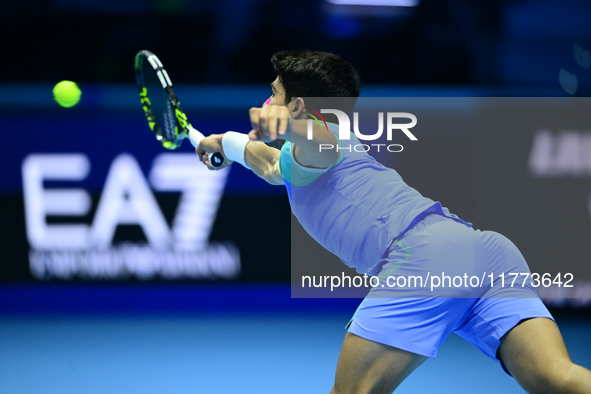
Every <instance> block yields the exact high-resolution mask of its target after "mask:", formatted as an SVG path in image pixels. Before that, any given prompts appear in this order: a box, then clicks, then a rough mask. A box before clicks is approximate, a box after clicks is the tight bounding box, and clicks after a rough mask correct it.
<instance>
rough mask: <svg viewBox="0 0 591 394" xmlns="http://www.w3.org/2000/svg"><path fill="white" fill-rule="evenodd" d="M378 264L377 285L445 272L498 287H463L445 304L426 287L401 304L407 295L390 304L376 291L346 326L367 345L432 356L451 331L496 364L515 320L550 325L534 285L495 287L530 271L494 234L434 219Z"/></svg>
mask: <svg viewBox="0 0 591 394" xmlns="http://www.w3.org/2000/svg"><path fill="white" fill-rule="evenodd" d="M381 263H382V268H381V271H380V274H379V275H378V276H379V277H381V278H382V279H383V274H384V273H387V274H389V275H392V273H395V275H402V276H407V277H408V276H409V275H420V274H422V275H423V276H424V275H425V273H426V272H427V271H428V272H429V273H431V274H432V275H433V274H437V275H441V273H442V272H445V275H450V276H453V275H456V274H457V275H460V276H462V275H463V274H462V273H464V274H467V276H468V277H471V276H478V277H481V274H484V273H485V272H486V275H489V274H490V273H493V274H494V277H495V286H493V287H491V285H490V283H489V281H490V279H488V277H487V281H486V282H485V283H486V285H485V286H480V287H470V286H468V287H465V286H462V287H459V288H456V289H454V290H455V292H454V293H450V294H453V296H450V297H446V296H445V293H438V294H437V296H433V297H429V290H428V288H427V289H423V290H421V291H422V292H421V293H416V292H415V293H412V294H414V295H413V296H411V297H399V295H400V294H402V295H403V296H404V293H397V295H396V296H395V297H387V295H388V293H387V292H385V291H384V289H381V288H375V289H373V290H372V292H370V294H369V295H368V297H366V298H365V299H364V300H363V302H362V303H361V305H360V306H359V308H358V309H357V311H356V312H355V315H354V316H353V318H352V319H351V322H350V324H349V326H348V331H349V332H350V333H352V334H355V335H357V336H360V337H362V338H365V339H368V340H370V341H374V342H378V343H382V344H385V345H389V346H393V347H396V348H399V349H402V350H406V351H409V352H412V353H416V354H420V355H423V356H427V357H435V356H436V355H437V349H438V348H439V346H440V345H441V344H442V343H443V342H444V341H445V339H446V338H447V337H448V336H449V334H450V333H452V332H455V333H456V334H458V335H459V336H461V337H462V338H464V339H466V340H467V341H468V342H470V343H471V344H473V345H474V346H476V347H477V348H478V349H480V350H481V351H482V352H484V354H486V355H487V356H489V357H490V358H492V359H493V360H496V361H499V360H498V358H497V350H498V348H499V345H500V344H501V342H500V340H501V338H502V337H503V336H504V335H505V334H506V333H507V332H508V331H509V330H511V329H512V328H513V327H515V326H516V325H517V324H518V323H519V322H520V321H522V320H525V319H530V318H535V317H545V318H549V319H552V320H553V318H552V315H551V314H550V312H549V311H548V309H547V308H546V307H545V305H544V304H543V303H542V301H541V300H540V299H539V298H538V296H537V292H536V289H535V288H534V287H533V286H532V285H531V282H526V283H525V284H524V286H521V283H522V282H519V285H516V286H514V287H509V286H508V283H505V286H504V287H502V286H498V278H497V275H498V274H500V273H505V275H507V274H509V273H511V272H517V273H528V272H529V268H528V266H527V263H526V262H525V259H524V258H523V256H522V255H521V253H520V252H519V250H518V249H517V247H516V246H515V245H514V244H513V243H512V242H511V241H509V240H508V239H507V238H506V237H504V236H503V235H501V234H499V233H496V232H493V231H480V230H474V229H473V228H470V227H467V226H465V225H463V224H461V223H458V222H456V221H454V220H452V219H449V218H446V217H444V216H441V215H437V214H431V215H429V216H426V217H425V218H423V219H422V220H421V221H419V222H418V223H417V224H416V225H415V226H413V227H412V228H411V229H410V230H409V231H407V232H406V233H405V234H404V235H403V236H402V237H401V238H399V239H398V240H396V242H394V243H393V244H392V246H391V247H390V249H389V250H388V252H387V253H386V258H385V259H384V260H383V261H382V262H381ZM472 274H473V275H472ZM458 291H460V293H458ZM391 294H393V293H391ZM409 294H411V293H409ZM417 294H419V295H421V297H416V295H417Z"/></svg>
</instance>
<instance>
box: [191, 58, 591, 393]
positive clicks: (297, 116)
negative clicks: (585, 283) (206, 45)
mask: <svg viewBox="0 0 591 394" xmlns="http://www.w3.org/2000/svg"><path fill="white" fill-rule="evenodd" d="M271 62H272V64H273V67H274V69H275V72H276V73H277V78H276V79H275V80H274V81H273V83H272V84H271V88H272V97H271V98H270V99H269V100H268V101H267V103H265V105H263V107H261V108H251V109H250V121H251V124H252V131H251V132H250V133H249V134H241V133H235V132H227V133H225V134H219V135H211V136H209V137H206V138H205V139H203V140H202V141H201V144H200V145H199V147H198V148H197V149H196V152H197V154H198V155H199V157H200V160H201V161H202V162H204V163H205V164H206V165H208V167H209V168H210V169H213V168H212V167H211V164H210V163H209V161H208V159H207V153H209V152H221V153H222V154H223V155H224V156H225V157H226V158H227V159H228V160H227V161H226V163H227V165H230V164H231V163H232V162H233V161H236V162H239V163H240V164H242V165H243V166H245V167H247V168H249V169H251V170H252V171H253V172H254V173H255V174H257V175H258V176H259V177H261V178H263V179H264V180H266V181H267V182H269V183H271V184H274V185H285V186H286V189H287V193H288V195H289V198H290V205H291V208H292V212H293V213H294V215H295V216H296V217H297V218H298V220H299V222H300V223H301V224H302V226H303V227H304V228H305V229H306V231H307V232H308V233H309V234H310V235H311V236H312V237H313V238H314V239H315V240H316V241H318V242H319V243H320V244H321V245H323V246H324V247H325V248H326V249H328V250H329V251H331V252H332V253H334V254H336V255H337V256H339V257H340V258H341V260H343V262H345V263H346V264H347V265H349V266H351V267H355V268H356V269H357V271H358V272H360V273H366V274H368V275H377V276H378V277H383V276H384V275H389V274H391V273H392V272H396V274H397V275H399V274H400V275H412V274H416V273H417V272H426V271H427V270H429V269H431V272H437V271H439V272H441V271H442V270H444V271H445V270H446V269H448V270H456V271H457V270H458V269H460V270H464V272H475V271H480V272H484V271H488V272H495V273H497V272H504V273H505V274H509V273H511V272H517V273H524V272H529V268H528V266H527V264H526V262H525V260H524V259H523V256H522V255H521V253H520V252H519V250H518V249H517V248H516V247H515V245H514V244H513V243H512V242H511V241H509V240H508V239H507V238H506V237H504V236H502V235H501V234H498V233H495V232H491V231H480V230H476V229H474V228H472V227H471V224H469V223H466V222H464V221H463V220H461V219H460V218H458V217H457V216H456V215H453V214H451V213H450V212H449V210H447V209H446V208H444V207H442V206H441V204H440V203H439V202H434V201H432V200H430V199H428V198H426V197H423V196H422V195H421V194H420V193H419V192H417V191H416V190H414V189H412V188H411V187H409V186H407V185H406V184H405V183H404V182H403V180H402V178H401V177H400V175H398V173H397V172H396V171H394V170H393V169H388V168H386V167H384V166H382V165H381V164H380V163H378V162H376V161H375V160H374V159H373V158H372V157H371V156H370V155H368V154H367V153H365V152H355V151H354V150H352V149H347V146H348V145H349V144H359V141H358V140H357V139H356V137H355V135H354V134H352V135H351V139H350V140H347V141H341V140H339V134H338V127H337V126H336V125H331V124H328V127H321V126H320V125H318V124H316V123H314V125H313V138H312V139H308V138H307V127H308V126H307V124H308V122H307V115H306V113H305V107H312V108H314V104H316V103H311V102H310V101H314V99H313V98H315V97H341V98H349V99H344V100H340V103H341V104H340V108H336V109H339V110H342V111H343V112H345V113H349V112H350V111H351V110H352V109H353V106H354V104H355V100H356V98H357V97H358V96H359V89H360V84H359V78H358V75H357V73H356V71H355V69H354V68H353V67H352V66H351V65H350V64H349V63H347V62H346V61H344V60H343V59H341V58H340V57H338V56H336V55H334V54H330V53H323V52H312V51H291V52H278V53H276V54H274V55H273V57H272V59H271ZM291 98H296V99H294V100H292V99H291ZM304 98H307V99H306V100H308V102H305V100H304ZM310 98H312V99H310ZM278 140H285V143H284V144H283V145H282V146H281V149H280V150H279V149H275V148H273V147H270V146H268V145H267V144H265V142H269V141H273V142H275V143H277V141H278ZM320 145H322V146H325V147H326V146H333V147H336V146H340V147H341V148H344V149H339V150H338V151H337V149H322V151H320V149H319V147H320ZM435 267H437V269H432V268H435ZM376 291H377V290H376ZM464 291H466V292H465V293H462V294H455V295H454V296H453V297H446V296H437V297H435V296H433V297H429V296H427V295H425V296H423V297H387V294H386V295H380V294H372V293H375V292H374V290H372V292H370V295H369V296H368V297H367V298H365V299H364V300H363V302H362V303H361V305H360V306H359V308H358V310H357V311H356V313H355V315H354V316H353V318H352V320H351V323H350V324H349V326H348V332H347V334H346V336H345V339H344V342H343V345H342V348H341V353H340V356H339V361H338V365H337V370H336V376H335V383H334V386H333V388H332V391H331V393H334V394H342V393H391V392H393V391H394V390H395V389H396V387H398V385H400V383H401V382H402V381H403V380H404V379H405V378H406V377H407V376H408V375H409V374H410V373H411V372H413V371H414V370H415V369H416V368H417V367H419V366H420V365H421V364H422V363H423V362H425V360H426V359H427V358H429V357H435V355H436V353H437V349H438V347H439V346H440V345H441V344H442V343H443V342H444V341H445V339H446V338H447V337H448V335H449V334H450V333H452V332H455V333H456V334H458V335H460V336H461V337H463V338H465V339H466V340H468V341H469V342H470V343H472V344H473V345H475V346H476V347H477V348H478V349H480V350H481V351H482V352H483V353H484V354H486V355H487V356H488V357H490V358H492V359H493V360H496V361H497V362H499V363H500V364H501V366H502V367H503V368H504V369H505V371H507V372H508V373H510V374H511V375H512V376H513V377H514V378H515V379H516V380H517V382H518V383H519V384H520V385H521V386H522V387H523V388H524V389H525V390H526V391H527V392H529V393H591V371H589V370H587V369H585V368H583V367H581V366H578V365H575V364H574V363H573V362H572V361H571V360H570V357H569V354H568V352H567V350H566V347H565V345H564V341H563V339H562V336H561V334H560V332H559V330H558V328H557V326H556V324H555V322H554V320H553V318H552V316H551V315H550V313H549V312H548V310H547V309H546V307H545V306H544V305H543V303H542V302H541V300H540V299H539V298H538V297H537V293H536V290H535V288H534V287H533V285H532V284H531V282H528V283H527V285H526V286H523V287H520V286H518V287H511V288H507V287H500V286H496V288H494V287H493V288H490V289H488V290H486V292H484V293H474V292H473V291H474V290H472V289H469V288H468V289H467V290H464ZM478 291H480V290H478ZM471 292H472V293H471Z"/></svg>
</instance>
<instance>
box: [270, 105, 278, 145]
mask: <svg viewBox="0 0 591 394" xmlns="http://www.w3.org/2000/svg"><path fill="white" fill-rule="evenodd" d="M278 115H279V107H274V108H272V109H271V111H270V112H269V139H270V140H271V141H274V140H276V139H277V121H278V117H277V116H278Z"/></svg>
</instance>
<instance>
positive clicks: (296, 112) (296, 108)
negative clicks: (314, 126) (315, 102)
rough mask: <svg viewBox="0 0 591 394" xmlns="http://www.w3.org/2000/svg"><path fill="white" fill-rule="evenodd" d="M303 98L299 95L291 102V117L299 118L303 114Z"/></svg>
mask: <svg viewBox="0 0 591 394" xmlns="http://www.w3.org/2000/svg"><path fill="white" fill-rule="evenodd" d="M304 107H305V103H304V99H303V98H301V97H298V98H296V99H295V100H293V101H292V102H291V117H292V118H293V119H299V118H301V117H302V116H303V115H304V112H305V109H304Z"/></svg>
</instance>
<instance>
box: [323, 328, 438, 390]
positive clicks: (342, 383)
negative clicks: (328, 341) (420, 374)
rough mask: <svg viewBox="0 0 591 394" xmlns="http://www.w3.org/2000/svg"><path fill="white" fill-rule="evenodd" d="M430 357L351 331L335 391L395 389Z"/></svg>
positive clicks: (341, 357)
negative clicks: (374, 340) (363, 336)
mask: <svg viewBox="0 0 591 394" xmlns="http://www.w3.org/2000/svg"><path fill="white" fill-rule="evenodd" d="M426 359H427V357H425V356H421V355H419V354H416V353H411V352H407V351H405V350H402V349H398V348H395V347H391V346H387V345H383V344H381V343H377V342H373V341H369V340H367V339H364V338H361V337H359V336H357V335H354V334H351V333H349V332H348V333H347V334H346V336H345V340H344V341H343V346H342V348H341V354H340V355H339V361H338V364H337V372H336V376H335V384H334V387H333V389H332V391H331V394H343V393H357V394H360V393H372V394H374V393H375V394H378V393H380V394H381V393H384V394H389V393H392V392H393V391H394V390H395V389H396V387H398V386H399V385H400V383H402V381H403V380H404V379H405V378H406V377H407V376H408V375H410V374H411V373H412V371H414V370H415V369H416V368H418V367H419V366H420V365H421V364H422V363H424V362H425V360H426Z"/></svg>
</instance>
